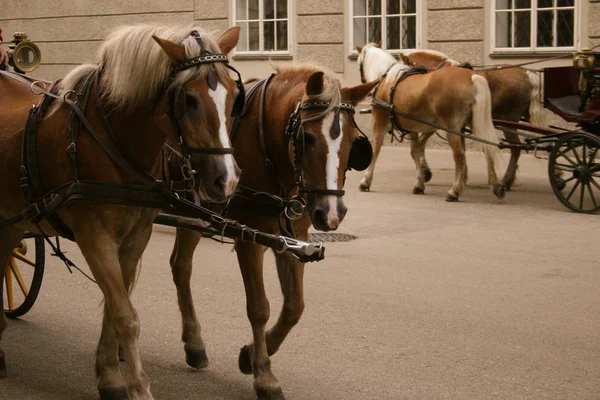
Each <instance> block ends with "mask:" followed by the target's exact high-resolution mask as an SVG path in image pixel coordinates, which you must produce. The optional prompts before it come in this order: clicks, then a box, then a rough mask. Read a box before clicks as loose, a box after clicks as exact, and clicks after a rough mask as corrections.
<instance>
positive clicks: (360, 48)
mask: <svg viewBox="0 0 600 400" xmlns="http://www.w3.org/2000/svg"><path fill="white" fill-rule="evenodd" d="M354 48H355V49H356V51H358V54H360V53H362V49H363V48H362V47H360V46H359V45H357V44H355V45H354Z"/></svg>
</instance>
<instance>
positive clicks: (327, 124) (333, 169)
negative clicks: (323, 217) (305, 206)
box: [321, 112, 344, 227]
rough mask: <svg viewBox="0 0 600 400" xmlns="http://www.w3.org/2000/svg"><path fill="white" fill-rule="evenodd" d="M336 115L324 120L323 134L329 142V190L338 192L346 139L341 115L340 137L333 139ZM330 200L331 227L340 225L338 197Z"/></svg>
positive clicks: (327, 166)
mask: <svg viewBox="0 0 600 400" xmlns="http://www.w3.org/2000/svg"><path fill="white" fill-rule="evenodd" d="M334 117H335V115H334V113H333V112H330V113H329V114H327V116H326V117H325V118H323V125H322V127H321V132H322V133H323V136H325V140H326V142H327V165H326V168H325V173H326V174H327V189H329V190H337V188H338V172H339V168H340V147H341V145H342V138H343V137H344V123H343V118H342V116H341V115H340V118H339V121H340V135H339V136H338V137H337V138H335V139H332V138H331V133H330V132H331V126H332V125H333V120H334ZM327 197H328V199H329V213H328V214H327V223H328V224H329V225H330V226H331V225H335V226H336V227H337V224H339V216H338V213H337V200H338V198H337V196H333V195H328V196H327Z"/></svg>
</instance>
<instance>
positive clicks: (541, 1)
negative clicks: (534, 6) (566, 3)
mask: <svg viewBox="0 0 600 400" xmlns="http://www.w3.org/2000/svg"><path fill="white" fill-rule="evenodd" d="M553 2H554V0H538V8H545V7H552V3H553Z"/></svg>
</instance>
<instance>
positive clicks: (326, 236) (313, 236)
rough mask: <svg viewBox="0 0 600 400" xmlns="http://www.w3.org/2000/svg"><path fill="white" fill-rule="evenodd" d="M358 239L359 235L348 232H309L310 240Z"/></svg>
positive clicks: (342, 240)
mask: <svg viewBox="0 0 600 400" xmlns="http://www.w3.org/2000/svg"><path fill="white" fill-rule="evenodd" d="M354 239H358V237H357V236H354V235H349V234H347V233H325V232H319V233H309V234H308V241H309V242H329V243H331V242H349V241H351V240H354Z"/></svg>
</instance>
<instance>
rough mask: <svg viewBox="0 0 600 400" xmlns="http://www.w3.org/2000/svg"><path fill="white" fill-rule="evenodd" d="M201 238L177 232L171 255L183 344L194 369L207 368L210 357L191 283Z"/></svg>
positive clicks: (196, 234) (194, 234) (182, 230)
mask: <svg viewBox="0 0 600 400" xmlns="http://www.w3.org/2000/svg"><path fill="white" fill-rule="evenodd" d="M201 237H202V236H201V235H200V234H198V233H196V232H193V231H189V230H185V229H177V236H176V239H175V246H173V253H171V259H170V264H171V272H172V273H173V281H174V282H175V286H176V287H177V301H178V303H179V310H180V311H181V319H182V334H181V340H183V342H184V343H185V344H184V346H183V348H184V350H185V362H186V363H187V364H188V365H189V366H190V367H192V368H197V369H201V368H206V366H208V357H207V356H206V346H205V345H204V340H202V335H201V328H200V322H198V318H197V317H196V310H195V309H194V300H193V299H192V289H191V286H190V279H191V277H192V267H193V264H192V261H193V257H194V250H195V249H196V246H197V245H198V242H200V238H201Z"/></svg>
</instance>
